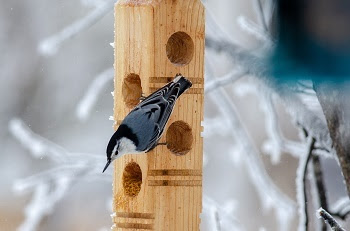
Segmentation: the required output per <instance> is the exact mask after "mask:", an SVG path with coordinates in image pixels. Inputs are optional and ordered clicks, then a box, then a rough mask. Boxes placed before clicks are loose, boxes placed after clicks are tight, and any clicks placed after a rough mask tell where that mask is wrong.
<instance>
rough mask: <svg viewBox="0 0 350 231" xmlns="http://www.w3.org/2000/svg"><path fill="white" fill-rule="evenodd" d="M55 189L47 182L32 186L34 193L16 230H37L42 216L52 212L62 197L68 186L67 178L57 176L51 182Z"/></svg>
mask: <svg viewBox="0 0 350 231" xmlns="http://www.w3.org/2000/svg"><path fill="white" fill-rule="evenodd" d="M52 184H54V188H55V190H51V187H50V184H47V182H42V183H39V184H38V185H37V186H36V187H35V188H34V195H33V198H32V200H31V202H30V203H29V205H28V206H27V207H26V208H25V215H26V219H25V220H24V222H23V223H22V224H21V225H20V226H19V227H18V229H17V230H18V231H33V230H37V227H38V225H39V224H40V222H41V220H42V219H43V217H44V216H47V215H49V214H50V213H52V211H53V208H54V206H55V205H56V204H57V203H58V202H59V201H60V200H61V199H62V198H63V196H64V194H65V193H66V191H67V190H68V188H69V186H70V180H69V179H68V178H59V179H56V180H54V182H52Z"/></svg>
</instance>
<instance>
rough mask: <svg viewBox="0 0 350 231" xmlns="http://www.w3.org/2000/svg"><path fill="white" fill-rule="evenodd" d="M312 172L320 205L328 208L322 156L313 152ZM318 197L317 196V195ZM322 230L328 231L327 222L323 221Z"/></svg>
mask: <svg viewBox="0 0 350 231" xmlns="http://www.w3.org/2000/svg"><path fill="white" fill-rule="evenodd" d="M312 171H313V172H312V173H311V174H313V176H314V177H313V178H314V181H315V186H316V187H315V188H316V190H315V191H316V193H315V195H318V205H317V206H318V207H322V208H324V209H325V210H328V202H327V196H326V189H325V186H324V183H323V172H322V168H321V161H320V158H319V157H318V156H317V155H315V154H312ZM315 197H316V196H315ZM322 231H327V226H326V224H325V223H322Z"/></svg>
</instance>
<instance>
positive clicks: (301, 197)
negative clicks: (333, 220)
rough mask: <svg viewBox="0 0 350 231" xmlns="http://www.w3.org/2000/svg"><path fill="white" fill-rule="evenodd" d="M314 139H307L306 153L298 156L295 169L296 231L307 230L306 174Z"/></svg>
mask: <svg viewBox="0 0 350 231" xmlns="http://www.w3.org/2000/svg"><path fill="white" fill-rule="evenodd" d="M315 141H316V140H315V138H313V137H309V138H308V142H307V143H308V149H307V153H305V154H304V155H302V156H300V160H299V166H298V169H297V178H296V187H297V201H298V213H299V225H298V231H303V230H305V231H306V230H308V224H309V219H308V213H307V195H306V174H307V166H308V163H309V161H310V159H311V156H312V151H313V149H314V145H315Z"/></svg>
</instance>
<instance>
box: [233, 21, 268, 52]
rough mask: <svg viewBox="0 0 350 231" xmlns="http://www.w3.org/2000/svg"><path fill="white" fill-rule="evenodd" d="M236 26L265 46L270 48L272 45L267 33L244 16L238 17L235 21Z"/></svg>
mask: <svg viewBox="0 0 350 231" xmlns="http://www.w3.org/2000/svg"><path fill="white" fill-rule="evenodd" d="M237 23H238V25H239V26H240V27H241V28H242V30H244V31H246V32H247V33H249V34H250V35H253V36H254V37H255V38H256V39H258V40H260V41H262V42H264V45H265V46H268V47H271V46H272V45H273V42H272V39H271V37H270V36H269V35H268V34H267V31H266V30H264V29H262V28H261V27H260V26H259V25H257V24H255V23H254V22H252V21H251V20H249V19H247V18H246V17H244V16H240V17H238V19H237Z"/></svg>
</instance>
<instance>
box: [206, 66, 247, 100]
mask: <svg viewBox="0 0 350 231" xmlns="http://www.w3.org/2000/svg"><path fill="white" fill-rule="evenodd" d="M245 74H246V72H244V71H241V70H239V69H238V70H237V69H232V70H231V71H230V72H229V73H227V74H225V75H224V76H221V77H218V78H215V79H214V80H211V81H209V82H208V83H206V84H205V87H204V92H205V94H208V93H209V92H211V91H213V90H216V89H217V88H219V87H223V86H225V85H227V84H232V83H233V82H235V81H237V80H238V79H240V78H241V77H243V76H244V75H245Z"/></svg>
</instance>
